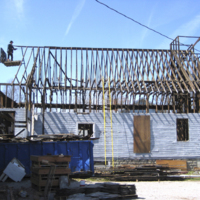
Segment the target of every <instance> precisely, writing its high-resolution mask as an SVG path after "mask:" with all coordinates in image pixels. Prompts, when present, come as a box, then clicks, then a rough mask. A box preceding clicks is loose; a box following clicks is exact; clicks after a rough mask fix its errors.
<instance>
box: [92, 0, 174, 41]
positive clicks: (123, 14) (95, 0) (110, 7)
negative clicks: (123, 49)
mask: <svg viewBox="0 0 200 200" xmlns="http://www.w3.org/2000/svg"><path fill="white" fill-rule="evenodd" d="M95 1H96V2H97V3H100V4H102V5H104V6H106V7H107V8H109V9H110V10H113V11H114V12H116V13H118V14H120V15H122V16H124V17H126V18H127V19H130V20H131V21H133V22H135V23H137V24H139V25H140V26H143V27H145V28H147V29H149V30H151V31H153V32H155V33H157V34H159V35H161V36H163V37H166V38H167V39H169V40H174V39H172V38H170V37H168V36H167V35H164V34H162V33H160V32H158V31H156V30H154V29H152V28H150V27H148V26H146V25H144V24H142V23H140V22H138V21H136V20H134V19H133V18H131V17H128V16H127V15H125V14H123V13H121V12H119V11H117V10H115V9H114V8H111V7H110V6H108V5H106V4H104V3H102V2H100V1H98V0H95Z"/></svg>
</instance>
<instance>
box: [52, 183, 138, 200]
mask: <svg viewBox="0 0 200 200" xmlns="http://www.w3.org/2000/svg"><path fill="white" fill-rule="evenodd" d="M80 196H81V198H82V199H85V198H87V199H90V198H91V199H93V198H95V199H109V200H117V199H128V198H131V199H132V198H137V195H136V187H135V185H134V184H119V183H109V182H107V183H96V184H93V185H92V184H91V185H86V186H85V187H79V188H71V189H67V188H66V189H61V190H58V191H57V193H56V195H55V198H56V199H58V200H63V199H66V198H69V199H72V198H73V199H80Z"/></svg>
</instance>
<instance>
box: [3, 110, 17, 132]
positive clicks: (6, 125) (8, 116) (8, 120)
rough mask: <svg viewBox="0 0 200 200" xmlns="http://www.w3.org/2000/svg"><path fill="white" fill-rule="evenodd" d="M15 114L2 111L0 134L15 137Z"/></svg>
mask: <svg viewBox="0 0 200 200" xmlns="http://www.w3.org/2000/svg"><path fill="white" fill-rule="evenodd" d="M14 123H15V113H14V112H9V111H0V134H9V135H14Z"/></svg>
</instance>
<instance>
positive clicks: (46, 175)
mask: <svg viewBox="0 0 200 200" xmlns="http://www.w3.org/2000/svg"><path fill="white" fill-rule="evenodd" d="M70 160H71V157H70V156H52V155H47V156H31V161H32V167H31V171H32V174H31V183H32V186H33V188H35V189H36V190H38V191H39V192H44V191H46V190H45V187H49V184H50V187H49V188H53V189H57V188H59V179H60V177H61V176H68V180H69V174H70V173H71V170H70V169H69V168H68V166H69V161H70ZM52 166H53V167H54V169H53V173H52ZM50 173H52V174H51V175H50ZM50 177H51V178H50Z"/></svg>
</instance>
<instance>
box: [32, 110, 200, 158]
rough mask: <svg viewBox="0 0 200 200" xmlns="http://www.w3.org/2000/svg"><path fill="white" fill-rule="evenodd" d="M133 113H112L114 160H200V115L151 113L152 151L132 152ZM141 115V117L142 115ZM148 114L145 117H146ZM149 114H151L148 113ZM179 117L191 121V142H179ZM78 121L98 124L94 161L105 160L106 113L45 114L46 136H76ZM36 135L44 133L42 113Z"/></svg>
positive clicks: (108, 148)
mask: <svg viewBox="0 0 200 200" xmlns="http://www.w3.org/2000/svg"><path fill="white" fill-rule="evenodd" d="M134 115H137V114H132V113H113V114H112V120H113V123H112V124H113V144H114V145H113V148H114V157H115V158H131V159H134V158H149V159H151V158H194V157H200V114H198V113H194V114H193V113H190V114H172V113H158V114H157V113H151V114H149V115H150V126H151V127H150V129H151V152H150V153H143V154H135V153H133V145H134V144H133V119H134ZM140 115H142V114H141V113H140ZM143 115H145V114H143ZM146 115H148V114H146ZM176 118H188V123H189V141H177V139H176V138H177V136H176ZM78 122H82V123H84V122H90V123H95V137H96V138H99V139H97V140H94V158H95V159H101V158H102V159H103V158H104V154H105V150H104V147H105V145H104V118H103V113H91V114H88V115H77V114H75V113H50V112H47V113H45V134H59V133H74V134H77V130H76V127H77V123H78ZM35 133H36V134H42V114H40V115H39V117H38V120H37V121H35ZM106 156H107V157H108V158H111V157H112V140H111V123H110V114H109V113H106Z"/></svg>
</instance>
